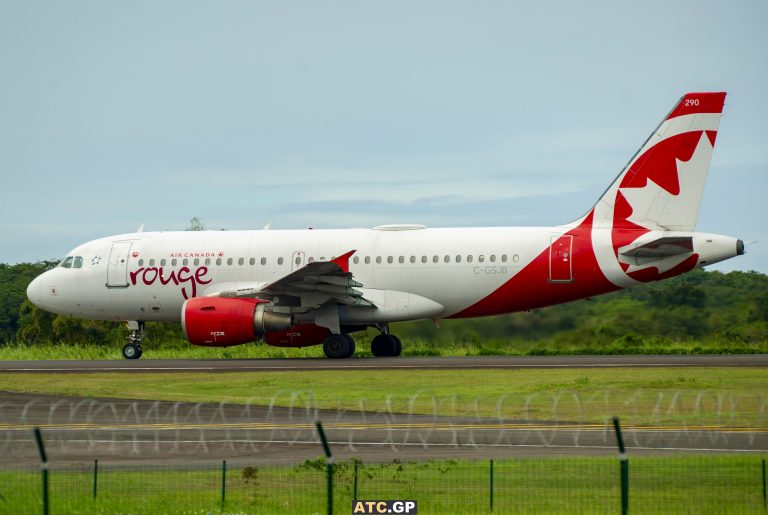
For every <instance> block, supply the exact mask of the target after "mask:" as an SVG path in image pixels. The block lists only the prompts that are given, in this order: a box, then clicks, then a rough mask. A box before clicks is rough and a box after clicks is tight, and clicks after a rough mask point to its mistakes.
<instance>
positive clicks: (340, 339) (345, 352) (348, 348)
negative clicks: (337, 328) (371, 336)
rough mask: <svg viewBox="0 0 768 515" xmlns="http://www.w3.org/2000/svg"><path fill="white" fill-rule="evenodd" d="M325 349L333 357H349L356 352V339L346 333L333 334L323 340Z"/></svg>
mask: <svg viewBox="0 0 768 515" xmlns="http://www.w3.org/2000/svg"><path fill="white" fill-rule="evenodd" d="M323 351H324V352H325V355H326V356H327V357H329V358H331V359H340V358H348V357H350V356H351V355H352V353H353V352H355V347H354V341H353V340H352V338H350V337H349V336H347V335H345V334H332V335H330V336H329V337H328V338H326V339H325V342H323Z"/></svg>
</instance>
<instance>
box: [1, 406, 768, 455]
mask: <svg viewBox="0 0 768 515" xmlns="http://www.w3.org/2000/svg"><path fill="white" fill-rule="evenodd" d="M316 421H321V422H322V424H323V426H324V428H325V431H326V434H327V435H328V438H329V440H330V443H331V446H332V447H333V450H334V455H335V456H337V457H338V458H341V459H345V458H351V457H356V458H358V459H363V460H366V461H391V460H393V459H399V460H416V459H440V458H446V459H458V458H468V459H480V458H487V457H497V458H501V457H523V456H545V455H564V454H568V455H573V454H581V455H601V454H602V455H613V454H616V453H617V449H616V438H615V434H614V431H613V428H612V425H611V423H610V421H609V420H605V421H603V422H600V421H592V422H579V421H573V420H571V421H568V420H546V419H541V420H534V419H531V420H511V419H506V418H494V417H460V416H455V417H452V416H442V415H424V414H411V413H394V412H389V411H352V410H321V409H315V408H311V407H301V408H286V407H277V406H259V405H235V404H225V403H222V404H210V403H199V404H196V403H183V402H164V401H134V400H124V399H85V398H78V397H66V396H45V395H31V394H18V393H8V392H3V393H0V465H2V464H6V465H16V464H33V463H37V461H38V459H39V458H38V451H37V448H36V446H35V443H34V437H33V432H32V430H33V428H35V427H40V428H41V431H42V434H43V437H44V439H45V441H46V444H47V449H48V455H49V458H50V459H51V461H53V462H56V463H62V462H87V461H90V460H93V459H99V460H100V461H107V462H109V463H112V464H124V465H130V464H138V463H155V464H169V463H174V462H179V463H181V462H183V463H190V462H195V463H200V462H215V461H220V460H221V459H227V460H230V461H233V462H240V463H251V464H252V463H260V464H279V463H283V464H288V463H300V462H302V461H303V460H306V459H313V458H316V457H317V456H319V455H321V454H322V450H321V447H320V442H319V440H318V437H317V431H316V427H315V423H316ZM623 429H624V439H625V442H626V444H627V448H628V452H630V453H632V454H647V453H653V454H662V453H680V452H699V453H720V452H729V453H765V452H768V428H749V427H740V426H737V425H733V424H730V423H723V424H722V425H716V426H713V425H694V424H692V425H687V426H681V425H658V424H656V425H652V424H647V425H631V424H626V425H625V426H624V428H623Z"/></svg>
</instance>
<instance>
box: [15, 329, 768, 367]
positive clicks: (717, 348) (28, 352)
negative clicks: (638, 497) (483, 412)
mask: <svg viewBox="0 0 768 515" xmlns="http://www.w3.org/2000/svg"><path fill="white" fill-rule="evenodd" d="M353 336H354V338H355V340H356V342H357V350H356V352H355V356H371V355H372V354H371V350H370V341H371V338H372V337H373V336H374V331H372V330H368V331H365V332H361V333H354V334H353ZM143 347H144V356H145V357H146V358H149V359H257V358H322V357H324V354H323V348H322V345H315V346H312V347H304V348H280V347H272V346H269V345H266V344H263V343H254V344H246V345H237V346H234V347H227V348H211V347H196V346H194V345H191V344H189V343H187V342H185V341H175V342H170V343H163V344H157V343H153V342H151V341H148V342H145V344H144V345H143ZM121 348H122V345H94V344H67V345H62V344H40V345H32V344H24V343H8V344H5V345H0V360H29V359H123V357H122V354H121ZM756 353H768V341H761V342H753V343H749V344H746V343H744V342H736V341H729V340H722V339H718V338H712V339H703V340H702V339H693V340H680V341H677V340H659V341H655V340H651V341H648V342H645V341H644V342H643V343H642V344H632V345H627V344H626V343H624V342H622V341H615V342H604V343H590V342H583V341H574V342H560V341H548V340H544V341H526V340H521V339H512V340H505V339H491V340H483V341H482V342H480V341H475V340H472V339H457V340H454V339H448V340H440V341H436V340H434V339H432V340H429V339H421V338H414V337H407V338H404V339H403V356H543V355H547V356H551V355H598V354H599V355H617V354H619V355H621V354H657V355H658V354H756Z"/></svg>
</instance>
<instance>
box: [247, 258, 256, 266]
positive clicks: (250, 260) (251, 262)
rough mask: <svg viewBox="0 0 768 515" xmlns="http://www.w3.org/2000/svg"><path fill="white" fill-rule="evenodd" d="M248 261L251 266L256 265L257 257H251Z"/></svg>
mask: <svg viewBox="0 0 768 515" xmlns="http://www.w3.org/2000/svg"><path fill="white" fill-rule="evenodd" d="M248 263H249V264H250V265H251V266H253V265H255V264H256V258H251V259H249V260H248Z"/></svg>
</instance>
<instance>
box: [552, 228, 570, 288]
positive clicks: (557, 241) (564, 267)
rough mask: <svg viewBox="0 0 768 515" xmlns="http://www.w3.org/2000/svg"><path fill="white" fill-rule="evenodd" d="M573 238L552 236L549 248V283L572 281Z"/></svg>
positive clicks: (559, 235) (558, 235)
mask: <svg viewBox="0 0 768 515" xmlns="http://www.w3.org/2000/svg"><path fill="white" fill-rule="evenodd" d="M572 250H573V236H571V235H570V234H566V235H561V234H554V235H552V239H551V240H550V246H549V282H552V283H569V282H571V281H573V258H572V256H571V253H572Z"/></svg>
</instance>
